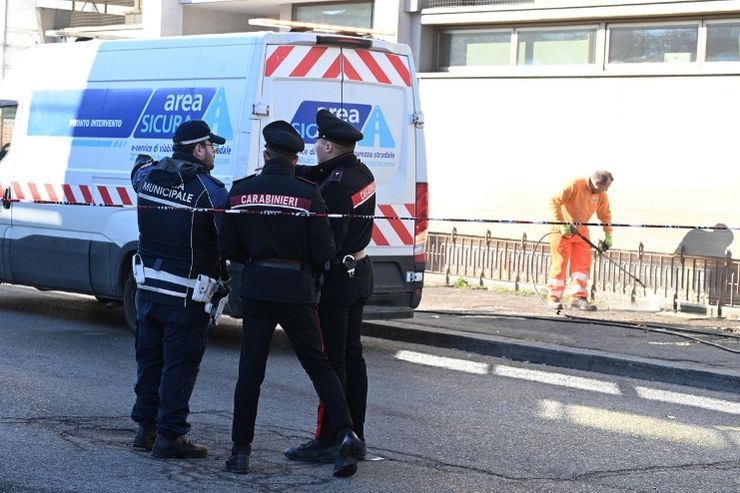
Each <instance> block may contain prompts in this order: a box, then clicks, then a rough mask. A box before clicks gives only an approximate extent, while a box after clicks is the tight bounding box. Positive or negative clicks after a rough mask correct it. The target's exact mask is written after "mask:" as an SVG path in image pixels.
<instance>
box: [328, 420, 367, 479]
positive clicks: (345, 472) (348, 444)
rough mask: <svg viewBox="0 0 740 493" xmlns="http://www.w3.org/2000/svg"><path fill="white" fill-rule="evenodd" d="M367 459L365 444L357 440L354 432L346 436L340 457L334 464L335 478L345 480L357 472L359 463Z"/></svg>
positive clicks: (340, 449) (340, 450)
mask: <svg viewBox="0 0 740 493" xmlns="http://www.w3.org/2000/svg"><path fill="white" fill-rule="evenodd" d="M363 457H365V442H363V441H362V440H360V439H359V438H357V435H355V433H354V432H353V431H350V432H349V433H347V434H346V435H345V436H344V440H342V445H341V447H340V448H339V457H337V461H336V462H335V463H334V476H336V477H338V478H343V477H346V476H352V475H353V474H354V473H356V472H357V461H358V460H360V459H361V458H363Z"/></svg>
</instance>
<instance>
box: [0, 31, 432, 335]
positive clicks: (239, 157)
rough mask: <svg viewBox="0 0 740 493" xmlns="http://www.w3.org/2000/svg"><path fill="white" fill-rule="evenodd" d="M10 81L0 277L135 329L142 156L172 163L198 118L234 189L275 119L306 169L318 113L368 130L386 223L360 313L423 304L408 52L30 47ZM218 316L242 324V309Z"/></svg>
mask: <svg viewBox="0 0 740 493" xmlns="http://www.w3.org/2000/svg"><path fill="white" fill-rule="evenodd" d="M14 79H15V80H16V81H21V84H20V90H19V93H18V94H16V95H14V96H13V97H12V98H10V97H9V96H6V95H3V94H0V101H3V105H5V108H3V110H9V109H10V110H12V107H11V106H12V104H13V101H17V112H16V114H15V125H14V130H13V132H12V144H11V146H10V149H9V151H8V152H7V154H6V155H5V157H4V158H3V159H2V161H0V187H2V190H3V192H4V199H3V204H2V205H3V206H2V208H0V242H2V245H1V248H0V281H1V282H6V283H14V284H23V285H27V286H35V287H38V288H41V289H57V290H64V291H73V292H77V293H87V294H91V295H94V296H96V297H97V298H98V299H100V300H106V301H108V300H122V301H123V307H124V313H125V315H126V319H127V322H128V323H129V325H130V326H133V325H134V321H135V311H134V303H133V299H134V290H135V283H134V282H133V280H132V279H131V272H130V271H131V261H130V258H131V255H132V254H133V253H134V252H135V250H136V246H137V240H138V230H137V223H136V209H135V207H136V194H135V193H134V191H133V189H132V188H131V182H130V178H129V175H130V171H131V167H132V166H133V163H134V159H135V158H136V156H137V155H138V154H149V155H151V156H153V157H154V158H155V159H160V158H162V157H164V156H167V155H170V154H171V142H172V134H173V133H174V130H175V128H176V127H177V126H178V125H179V124H180V123H181V122H183V121H185V120H188V119H202V120H205V121H206V122H207V123H208V124H209V125H210V127H211V128H212V129H213V131H214V133H217V134H218V135H222V136H224V137H226V138H227V142H226V144H225V145H224V146H221V148H220V149H219V151H218V155H217V157H216V165H215V169H214V175H215V176H216V177H217V178H218V179H220V180H221V181H223V182H224V183H225V184H226V187H227V189H228V188H230V187H231V184H232V182H233V181H234V180H236V179H239V178H241V177H244V176H246V175H249V174H251V173H253V172H254V171H255V169H256V168H258V167H259V166H261V165H262V162H261V160H262V157H261V154H262V152H261V151H262V149H263V146H264V142H263V141H262V140H263V138H262V132H261V130H262V128H263V126H264V125H266V124H267V123H269V122H271V121H273V120H277V119H282V120H287V121H289V122H291V123H292V124H293V126H294V127H295V128H296V130H297V131H298V132H299V133H300V134H301V135H302V137H303V138H304V140H305V141H306V144H307V145H306V150H305V151H304V152H303V154H302V155H301V158H300V163H301V164H315V151H314V143H315V137H316V126H315V123H314V116H315V114H316V111H317V110H318V109H319V108H326V109H328V110H329V111H332V112H335V113H336V114H337V115H338V116H340V117H341V118H343V119H346V120H347V121H348V122H350V123H352V124H353V125H355V126H356V127H357V128H359V129H361V130H362V132H363V133H364V134H365V138H364V140H362V141H361V142H359V143H358V147H357V154H358V155H359V157H360V159H361V160H362V161H363V162H364V163H366V164H367V165H368V166H369V167H370V169H371V170H372V171H373V173H374V174H375V179H376V183H377V204H378V205H377V210H376V214H377V216H383V217H384V218H383V219H376V220H375V227H374V230H373V238H372V243H371V248H370V249H369V253H370V255H371V256H372V258H373V262H374V265H375V294H374V297H373V299H372V300H371V301H370V303H369V306H368V310H367V316H368V318H373V317H376V318H377V317H389V316H391V317H399V316H411V315H412V313H413V309H414V308H415V307H416V306H417V305H418V304H419V301H420V299H421V288H422V276H423V271H424V262H425V250H424V248H425V239H426V221H425V220H414V219H413V218H417V217H422V218H425V217H427V183H426V181H427V174H426V156H425V147H424V133H423V116H422V113H421V110H420V107H419V95H418V89H417V82H416V74H415V70H414V63H413V60H412V58H411V52H410V50H409V48H408V47H407V46H404V45H399V44H393V43H389V42H385V41H381V40H375V39H370V38H361V37H352V36H338V35H325V34H318V33H276V32H260V33H248V34H229V35H205V36H183V37H172V38H159V39H148V40H143V39H142V40H118V41H102V42H101V41H86V42H78V43H59V44H49V45H42V46H39V47H36V48H33V49H31V50H29V52H28V53H27V54H26V56H25V57H24V61H23V63H22V66H21V67H19V71H18V72H17V73H15V74H14ZM234 267H235V269H236V270H238V269H239V266H234ZM238 278H239V276H234V281H232V282H238ZM233 287H237V288H238V286H233ZM234 298H236V297H234ZM227 311H228V312H229V313H230V314H232V315H235V316H238V315H239V314H240V313H239V306H238V303H233V304H232V305H231V306H230V307H229V309H228V310H227Z"/></svg>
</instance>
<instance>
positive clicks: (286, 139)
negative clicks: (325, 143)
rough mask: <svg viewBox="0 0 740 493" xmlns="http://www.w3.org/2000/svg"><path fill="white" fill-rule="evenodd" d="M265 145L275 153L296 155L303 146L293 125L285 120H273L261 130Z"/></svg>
mask: <svg viewBox="0 0 740 493" xmlns="http://www.w3.org/2000/svg"><path fill="white" fill-rule="evenodd" d="M262 135H263V136H264V137H265V145H266V146H267V147H269V148H270V149H273V150H275V151H277V152H283V153H290V154H298V153H299V152H301V151H302V150H303V148H304V147H305V144H304V143H303V139H301V136H300V135H298V132H296V130H295V128H293V125H291V124H290V123H288V122H286V121H285V120H275V121H274V122H272V123H268V124H267V125H265V128H263V129H262Z"/></svg>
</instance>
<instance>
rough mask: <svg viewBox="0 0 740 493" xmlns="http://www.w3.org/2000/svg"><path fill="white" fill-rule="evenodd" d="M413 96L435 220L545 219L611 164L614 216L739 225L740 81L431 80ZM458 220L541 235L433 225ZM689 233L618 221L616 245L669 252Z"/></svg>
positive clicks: (539, 229)
mask: <svg viewBox="0 0 740 493" xmlns="http://www.w3.org/2000/svg"><path fill="white" fill-rule="evenodd" d="M420 94H421V98H422V105H423V108H424V112H425V120H426V137H427V156H428V166H429V184H430V185H429V187H430V201H431V202H430V216H432V217H435V218H438V217H462V218H485V219H496V220H503V219H517V220H533V221H538V220H544V221H547V220H550V217H549V212H548V208H547V204H548V199H549V197H550V196H551V195H552V194H553V193H554V192H555V191H557V190H558V188H559V187H560V185H562V184H563V183H564V182H565V181H567V180H568V179H570V178H573V177H577V176H587V175H589V174H590V173H591V172H593V171H595V170H596V169H599V168H607V169H609V170H611V171H612V172H613V173H614V176H615V181H614V184H613V185H612V188H611V190H610V192H609V196H610V200H611V202H612V212H613V221H614V222H615V223H630V224H634V223H638V224H646V223H647V224H682V225H708V226H712V225H714V224H715V223H720V222H721V223H725V224H727V225H728V226H740V207H739V206H738V189H739V188H740V152H738V151H739V149H738V142H740V139H738V138H737V125H736V123H735V120H736V115H738V114H740V76H734V77H733V76H704V77H701V76H700V77H677V76H674V77H653V78H650V77H595V78H583V77H582V78H480V79H449V78H426V79H422V80H421V92H420ZM594 222H596V218H594ZM453 225H454V226H457V228H458V232H463V233H465V232H467V233H472V234H485V231H486V230H487V229H490V230H491V232H492V234H493V236H500V237H513V238H519V237H521V234H522V232H527V234H528V238H529V239H537V238H538V237H539V236H541V235H542V234H544V233H545V232H547V230H548V228H547V227H544V226H507V225H497V224H490V225H485V224H464V223H458V224H451V223H432V225H431V228H430V230H432V231H445V232H449V231H451V228H452V226H453ZM591 229H592V235H593V236H594V238H595V239H596V238H599V237H600V236H601V232H599V231H598V228H591ZM686 232H687V230H672V229H640V228H618V229H617V230H615V232H614V239H615V245H614V246H615V248H625V249H636V248H637V245H638V243H639V242H640V241H642V242H643V243H644V245H645V248H646V250H649V251H660V252H672V251H674V250H675V248H676V246H677V245H678V244H679V243H680V241H681V238H682V237H683V236H684V235H685V234H686ZM735 237H740V232H738V233H735ZM730 248H731V250H733V251H734V252H735V257H740V240H738V241H735V242H734V243H733V245H731V247H730Z"/></svg>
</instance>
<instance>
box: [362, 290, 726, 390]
mask: <svg viewBox="0 0 740 493" xmlns="http://www.w3.org/2000/svg"><path fill="white" fill-rule="evenodd" d="M522 293H523V294H518V293H516V292H514V291H513V290H511V289H510V288H508V287H502V286H498V287H497V286H489V287H488V288H487V289H474V288H469V287H468V288H455V287H450V286H445V285H444V279H443V278H442V277H441V276H428V277H427V279H426V281H425V287H424V293H423V296H422V302H421V305H420V306H419V308H418V309H417V312H416V314H415V316H414V318H413V319H400V320H390V321H375V320H372V321H366V322H365V335H368V336H373V337H380V338H386V339H394V340H401V341H406V342H412V343H418V344H429V345H434V346H442V347H450V348H456V349H461V350H466V351H472V352H477V353H482V354H487V355H492V356H499V357H506V358H510V359H513V360H520V361H529V362H533V363H542V364H546V365H550V366H558V367H564V368H573V369H580V370H588V371H594V372H601V373H607V374H613V375H621V376H627V377H635V378H641V379H647V380H656V381H661V382H667V383H673V384H680V385H689V386H695V387H702V388H707V389H712V390H720V391H725V392H738V393H740V353H733V352H729V351H725V350H722V349H720V348H717V347H713V346H711V345H707V344H702V343H700V342H698V341H696V340H693V339H691V338H686V337H679V336H676V335H672V334H666V333H661V332H660V331H662V330H670V329H671V328H675V329H680V330H681V333H682V334H686V335H687V336H689V337H695V338H700V339H702V340H705V341H709V342H712V343H715V344H719V345H721V346H724V347H727V348H730V349H733V350H734V351H738V352H740V311H738V310H736V309H725V310H723V315H724V316H723V317H722V318H717V317H712V316H708V315H697V314H696V313H684V312H674V311H673V310H672V303H670V300H661V299H657V298H655V297H652V298H650V297H647V298H646V297H644V296H638V297H637V298H636V300H635V303H631V301H630V297H629V294H626V295H612V296H606V295H600V296H599V298H598V299H597V301H596V305H597V306H598V308H599V309H598V311H596V312H589V313H586V312H580V311H577V310H569V309H568V306H567V303H566V304H565V305H566V308H565V310H564V311H563V312H562V313H561V314H560V315H558V314H556V313H555V312H554V311H552V310H550V309H548V308H547V307H546V306H545V305H544V304H543V303H542V302H541V301H540V300H539V298H538V297H537V296H536V295H535V294H534V289H533V288H532V287H530V289H526V288H523V289H522ZM661 302H662V303H661ZM621 324H626V325H629V327H623V326H622V325H621ZM648 329H655V330H648ZM725 336H733V337H734V338H733V337H725Z"/></svg>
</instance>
